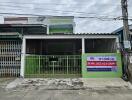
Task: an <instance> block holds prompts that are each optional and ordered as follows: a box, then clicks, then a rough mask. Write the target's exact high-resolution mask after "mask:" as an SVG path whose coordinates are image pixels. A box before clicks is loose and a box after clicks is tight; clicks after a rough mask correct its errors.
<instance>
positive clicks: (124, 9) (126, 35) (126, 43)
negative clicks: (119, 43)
mask: <svg viewBox="0 0 132 100" xmlns="http://www.w3.org/2000/svg"><path fill="white" fill-rule="evenodd" d="M121 6H122V17H123V39H124V41H123V43H124V48H125V49H130V48H131V47H130V32H129V25H128V10H127V0H121Z"/></svg>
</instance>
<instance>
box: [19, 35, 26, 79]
mask: <svg viewBox="0 0 132 100" xmlns="http://www.w3.org/2000/svg"><path fill="white" fill-rule="evenodd" d="M25 54H26V39H25V38H24V37H23V40H22V51H21V69H20V76H21V77H23V78H24V66H25Z"/></svg>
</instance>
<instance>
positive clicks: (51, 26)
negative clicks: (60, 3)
mask: <svg viewBox="0 0 132 100" xmlns="http://www.w3.org/2000/svg"><path fill="white" fill-rule="evenodd" d="M4 24H19V25H21V24H30V25H32V24H36V25H44V26H46V27H47V32H46V33H47V34H53V33H57V34H59V33H60V34H63V33H74V27H75V22H74V17H73V16H45V17H7V18H4Z"/></svg>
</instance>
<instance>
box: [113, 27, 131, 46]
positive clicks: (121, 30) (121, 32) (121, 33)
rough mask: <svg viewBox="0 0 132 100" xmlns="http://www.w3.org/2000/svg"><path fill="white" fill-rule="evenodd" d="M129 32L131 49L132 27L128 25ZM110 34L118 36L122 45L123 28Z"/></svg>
mask: <svg viewBox="0 0 132 100" xmlns="http://www.w3.org/2000/svg"><path fill="white" fill-rule="evenodd" d="M129 30H130V38H131V39H130V40H131V47H132V25H129ZM112 33H115V34H119V39H120V43H123V27H121V28H119V29H117V30H115V31H113V32H112Z"/></svg>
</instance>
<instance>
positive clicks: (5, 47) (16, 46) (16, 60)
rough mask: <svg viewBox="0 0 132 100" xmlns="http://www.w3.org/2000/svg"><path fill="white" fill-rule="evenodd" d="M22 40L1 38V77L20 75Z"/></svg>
mask: <svg viewBox="0 0 132 100" xmlns="http://www.w3.org/2000/svg"><path fill="white" fill-rule="evenodd" d="M20 59H21V41H19V40H0V77H18V76H19V75H20Z"/></svg>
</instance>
